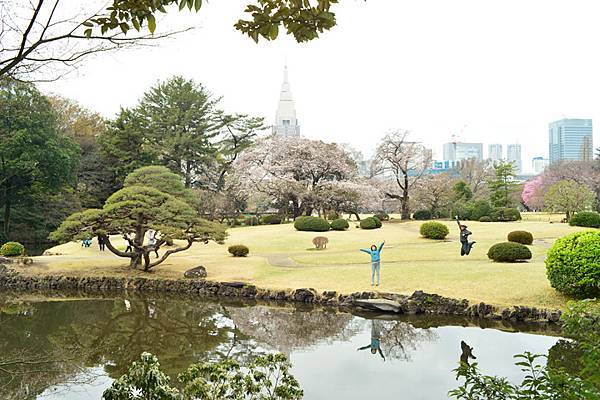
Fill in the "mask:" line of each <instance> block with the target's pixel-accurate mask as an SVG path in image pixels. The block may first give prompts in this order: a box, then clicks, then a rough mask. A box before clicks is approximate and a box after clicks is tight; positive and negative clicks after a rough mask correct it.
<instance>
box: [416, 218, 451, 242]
mask: <svg viewBox="0 0 600 400" xmlns="http://www.w3.org/2000/svg"><path fill="white" fill-rule="evenodd" d="M419 232H421V236H423V237H425V238H427V239H436V240H441V239H444V238H445V237H446V236H448V234H449V233H450V230H449V229H448V227H447V226H446V225H444V224H442V223H441V222H435V221H432V222H425V223H424V224H421V228H420V229H419Z"/></svg>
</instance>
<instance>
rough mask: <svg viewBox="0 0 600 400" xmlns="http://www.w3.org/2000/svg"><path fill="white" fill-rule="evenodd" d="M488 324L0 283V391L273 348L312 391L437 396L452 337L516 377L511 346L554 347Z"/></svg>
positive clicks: (453, 355)
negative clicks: (36, 290)
mask: <svg viewBox="0 0 600 400" xmlns="http://www.w3.org/2000/svg"><path fill="white" fill-rule="evenodd" d="M2 296H4V297H2ZM494 324H497V323H492V322H489V321H485V322H484V321H477V320H468V319H448V318H439V317H437V318H436V317H414V316H413V317H410V318H409V317H406V318H389V317H385V316H376V315H352V314H349V313H345V312H341V311H339V310H333V309H327V308H319V307H316V308H307V307H299V306H294V305H281V304H280V305H277V304H269V305H266V304H256V303H253V304H244V303H236V302H231V303H230V302H217V301H203V300H198V299H189V298H178V297H173V298H171V297H169V298H161V297H153V298H144V297H127V298H125V297H123V298H108V299H81V298H42V299H35V300H25V299H24V298H20V299H19V300H16V299H15V297H14V296H10V295H6V294H4V295H1V294H0V398H1V399H9V400H12V399H48V400H57V399H65V400H83V399H86V400H88V399H100V398H101V395H102V391H103V390H104V389H105V388H106V387H107V386H109V385H110V384H111V382H112V380H113V379H115V378H117V377H119V376H121V375H122V374H123V373H124V372H125V371H126V369H127V367H128V366H129V365H130V363H131V362H132V361H134V360H135V359H136V358H137V357H138V356H139V354H140V353H141V352H143V351H149V352H152V353H154V354H155V355H157V356H158V358H159V360H160V362H161V365H162V367H163V369H164V371H165V372H167V373H168V374H170V375H171V376H173V377H175V376H176V375H177V374H178V373H179V372H181V371H183V370H184V369H185V368H186V367H187V366H188V365H189V364H190V363H193V362H198V361H203V360H214V359H220V358H224V357H235V358H237V359H239V360H242V361H243V360H247V359H249V358H251V357H252V356H253V355H255V354H259V353H262V352H268V351H278V352H282V353H284V354H286V355H287V356H288V357H289V358H290V360H291V362H292V363H293V370H292V372H293V374H294V375H295V376H296V378H297V379H298V380H299V381H300V384H301V386H302V388H303V389H304V391H305V399H309V400H312V399H315V400H316V399H361V400H364V399H367V398H375V397H376V398H377V399H443V398H446V393H447V392H448V390H451V389H454V388H455V387H456V386H457V381H456V377H455V374H454V373H453V372H452V370H453V369H454V368H456V367H457V366H458V363H459V358H460V355H461V345H460V343H461V341H465V342H466V343H468V344H469V345H470V346H472V347H473V354H474V355H475V356H476V357H477V360H476V361H477V362H478V363H479V365H480V367H481V369H482V370H483V371H484V372H485V373H489V374H497V375H504V376H507V377H509V379H511V380H515V381H516V380H520V378H521V373H520V371H519V370H518V369H517V368H516V367H515V366H514V365H513V363H514V360H513V357H512V356H513V355H514V354H517V353H521V352H524V351H532V352H536V353H544V354H546V353H548V352H549V351H550V353H551V356H552V354H554V357H557V358H561V357H562V356H563V354H562V352H561V343H563V342H564V341H562V340H560V337H558V336H556V335H557V333H556V332H549V331H541V332H533V331H532V330H533V329H537V328H535V327H532V326H530V327H528V326H518V327H515V326H506V325H505V326H501V325H494ZM486 325H487V327H486ZM482 326H483V327H482ZM484 327H485V328H484ZM517 330H520V332H519V331H517ZM527 331H529V333H528V332H527ZM373 340H375V342H373ZM377 340H379V342H380V348H381V352H378V351H375V353H374V354H373V353H372V352H371V349H370V348H368V347H369V346H370V345H371V344H372V343H375V344H376V343H377ZM363 347H367V348H366V349H363V350H358V349H359V348H363ZM384 357H385V359H384Z"/></svg>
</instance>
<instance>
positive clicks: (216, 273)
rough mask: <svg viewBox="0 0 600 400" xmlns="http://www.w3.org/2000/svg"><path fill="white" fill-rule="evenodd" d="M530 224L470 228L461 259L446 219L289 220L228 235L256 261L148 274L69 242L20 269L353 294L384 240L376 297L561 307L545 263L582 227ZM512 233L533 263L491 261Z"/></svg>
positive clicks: (179, 257)
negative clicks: (312, 224) (437, 230)
mask: <svg viewBox="0 0 600 400" xmlns="http://www.w3.org/2000/svg"><path fill="white" fill-rule="evenodd" d="M525 219H526V220H525V221H521V222H514V223H479V222H469V223H468V224H469V229H470V230H471V231H472V232H473V236H472V240H475V241H477V244H476V245H475V247H474V248H473V252H472V253H471V255H470V256H468V257H461V256H460V253H459V243H458V229H457V227H456V223H455V222H453V221H445V222H444V223H446V224H447V225H448V226H449V228H450V232H451V233H450V235H449V236H448V238H447V240H446V241H439V242H438V241H431V240H427V239H423V238H421V237H420V236H419V226H420V222H418V221H411V222H405V223H393V222H392V223H386V224H384V226H383V228H382V229H378V230H372V231H366V230H361V229H357V228H356V227H355V224H354V223H351V227H350V229H349V230H348V231H346V232H334V231H332V232H326V233H324V234H321V233H318V234H317V233H312V232H297V231H295V230H294V228H293V226H292V225H291V224H285V225H271V226H258V227H241V228H234V229H230V230H229V233H230V237H229V239H228V241H227V244H228V245H229V244H245V245H247V246H248V247H249V248H250V255H249V256H248V257H246V258H233V257H231V256H230V255H229V254H228V253H227V245H226V246H221V245H217V244H214V243H211V244H208V245H202V244H195V245H194V246H193V247H192V248H191V249H190V250H189V251H187V252H183V253H179V254H176V255H174V256H172V257H171V258H169V259H168V260H167V261H166V262H165V263H163V264H161V265H160V266H159V267H156V268H155V269H154V270H153V272H152V273H151V274H147V273H143V272H139V271H131V270H129V269H127V267H126V265H127V260H125V259H123V258H119V257H116V256H114V255H112V254H111V253H109V252H108V251H107V252H105V253H100V252H99V251H98V248H97V246H96V244H95V243H94V244H93V245H92V247H91V248H87V249H84V248H82V247H81V246H80V245H79V244H78V243H67V244H64V245H61V246H57V247H55V248H53V249H51V250H50V251H52V252H55V253H60V254H61V255H57V256H42V257H36V262H35V263H34V264H33V265H32V266H29V267H26V268H24V269H23V272H24V273H28V274H62V275H71V276H108V275H111V276H115V275H118V276H135V275H141V276H152V277H157V278H159V277H161V278H179V277H181V276H182V274H183V272H184V271H185V270H186V269H189V268H191V267H195V266H198V265H204V266H205V267H206V269H207V271H208V278H209V279H212V280H218V281H244V282H251V283H253V284H255V285H257V286H259V287H265V288H281V289H293V288H299V287H312V288H315V289H317V290H319V291H321V290H337V291H338V292H342V293H349V292H354V291H362V290H371V289H372V288H371V285H370V266H369V257H368V255H366V254H364V253H361V252H359V251H358V249H359V248H361V247H368V246H369V245H370V244H371V243H380V242H381V241H383V240H385V241H386V245H385V247H384V250H383V253H382V271H381V272H382V285H381V286H380V287H379V288H377V289H378V290H380V291H385V292H397V293H405V294H409V293H412V292H413V291H415V290H424V291H426V292H431V293H437V294H440V295H443V296H448V297H454V298H467V299H469V300H470V301H477V302H479V301H484V302H487V303H491V304H496V305H500V306H506V305H529V306H537V307H563V306H564V305H565V303H566V301H567V299H566V298H565V297H563V296H561V295H559V294H558V293H557V292H556V291H555V290H554V289H552V288H551V287H550V285H549V283H548V280H547V279H546V275H545V265H544V258H545V254H546V251H547V249H548V248H549V247H550V246H551V244H552V243H553V241H554V240H555V239H556V238H558V237H560V236H563V235H566V234H568V233H571V232H574V231H576V230H578V229H579V228H574V227H570V226H568V225H566V224H555V223H553V224H550V223H548V222H542V221H540V220H539V219H538V220H537V221H536V220H532V219H534V218H530V217H529V216H526V217H525ZM542 219H543V217H542ZM512 230H527V231H530V232H532V233H533V235H534V237H535V238H536V240H535V242H534V245H533V246H531V250H532V253H533V259H532V260H531V261H530V262H528V263H520V264H498V263H493V262H491V261H490V260H488V258H487V255H486V254H487V249H488V248H489V247H490V246H491V245H492V244H494V243H497V242H500V241H505V240H506V235H507V234H508V232H510V231H512ZM317 235H323V236H326V237H328V238H329V245H328V248H327V250H324V251H316V250H314V249H313V248H312V247H313V246H312V243H311V241H312V238H313V237H314V236H317ZM115 240H116V239H115ZM120 245H121V246H123V244H122V243H120ZM281 265H287V266H281Z"/></svg>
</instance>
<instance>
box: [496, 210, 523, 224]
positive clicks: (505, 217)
mask: <svg viewBox="0 0 600 400" xmlns="http://www.w3.org/2000/svg"><path fill="white" fill-rule="evenodd" d="M491 217H492V221H499V222H507V221H520V220H521V213H520V212H519V210H517V209H516V208H495V209H494V210H493V211H492V214H491Z"/></svg>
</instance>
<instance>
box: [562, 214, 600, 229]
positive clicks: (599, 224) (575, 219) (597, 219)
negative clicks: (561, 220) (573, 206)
mask: <svg viewBox="0 0 600 400" xmlns="http://www.w3.org/2000/svg"><path fill="white" fill-rule="evenodd" d="M569 225H571V226H584V227H586V228H600V214H598V213H597V212H578V213H577V214H575V215H573V216H572V217H571V220H570V221H569Z"/></svg>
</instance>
